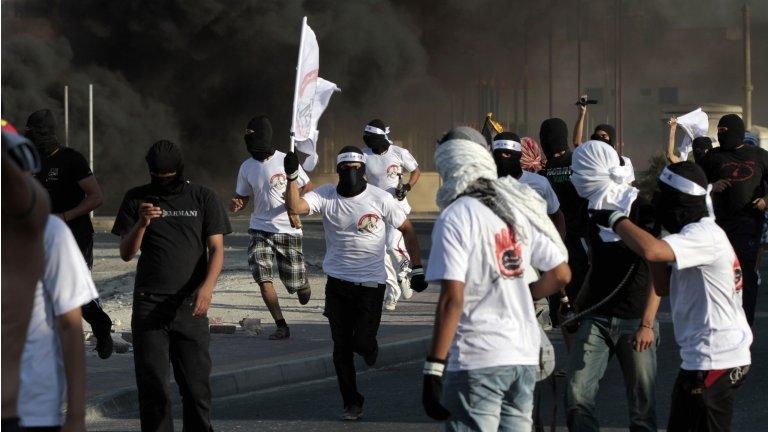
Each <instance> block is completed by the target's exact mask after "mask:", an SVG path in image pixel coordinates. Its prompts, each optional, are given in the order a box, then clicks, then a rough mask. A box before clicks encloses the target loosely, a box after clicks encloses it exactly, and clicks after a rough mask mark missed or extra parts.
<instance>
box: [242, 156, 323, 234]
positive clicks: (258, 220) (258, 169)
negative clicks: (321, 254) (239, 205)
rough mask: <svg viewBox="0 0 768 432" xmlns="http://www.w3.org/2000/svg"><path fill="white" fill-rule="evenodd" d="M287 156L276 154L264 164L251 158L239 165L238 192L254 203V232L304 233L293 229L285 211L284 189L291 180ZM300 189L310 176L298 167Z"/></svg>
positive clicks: (251, 225)
mask: <svg viewBox="0 0 768 432" xmlns="http://www.w3.org/2000/svg"><path fill="white" fill-rule="evenodd" d="M284 159H285V153H283V152H280V151H275V154H273V155H272V156H271V157H270V158H269V159H267V160H265V161H264V162H260V161H257V160H256V159H254V158H248V159H247V160H246V161H245V162H243V164H242V165H240V172H239V173H238V174H237V188H236V189H235V192H236V193H237V194H238V195H240V196H249V197H251V201H252V202H253V212H252V213H251V224H250V227H251V229H255V230H259V231H266V232H270V233H286V234H301V230H300V229H296V228H293V227H291V222H290V221H289V220H288V212H287V211H286V210H285V190H286V187H287V185H288V179H287V178H286V176H285V169H284V168H283V160H284ZM296 181H297V182H298V183H297V185H298V186H299V187H303V186H304V185H306V184H307V183H309V177H307V173H305V172H304V170H303V169H302V168H301V165H299V178H298V179H296Z"/></svg>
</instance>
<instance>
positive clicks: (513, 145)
mask: <svg viewBox="0 0 768 432" xmlns="http://www.w3.org/2000/svg"><path fill="white" fill-rule="evenodd" d="M493 150H512V151H518V152H521V151H523V146H522V145H520V143H519V142H517V141H512V140H496V141H494V142H493Z"/></svg>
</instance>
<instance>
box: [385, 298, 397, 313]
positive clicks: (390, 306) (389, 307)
mask: <svg viewBox="0 0 768 432" xmlns="http://www.w3.org/2000/svg"><path fill="white" fill-rule="evenodd" d="M396 307H397V300H387V301H385V302H384V310H385V311H393V310H395V308H396Z"/></svg>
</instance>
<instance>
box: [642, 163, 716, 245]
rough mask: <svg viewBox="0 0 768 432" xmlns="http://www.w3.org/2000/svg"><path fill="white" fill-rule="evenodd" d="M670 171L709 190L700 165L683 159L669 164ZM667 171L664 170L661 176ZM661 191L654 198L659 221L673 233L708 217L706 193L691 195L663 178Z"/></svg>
mask: <svg viewBox="0 0 768 432" xmlns="http://www.w3.org/2000/svg"><path fill="white" fill-rule="evenodd" d="M666 169H668V170H669V171H671V172H673V173H675V174H677V175H679V176H680V177H683V178H685V179H688V180H690V181H692V182H693V183H696V184H697V185H699V186H701V187H702V189H704V190H705V191H706V190H707V176H706V175H705V174H704V170H703V169H701V167H700V166H698V165H696V164H695V163H693V162H689V161H683V162H678V163H675V164H672V165H669V166H668V167H667V168H666ZM664 175H665V173H664V172H662V174H661V176H664ZM658 185H659V192H657V196H656V198H655V199H654V201H655V202H654V205H656V211H657V218H658V222H660V223H661V225H662V226H663V227H664V229H666V230H667V231H668V232H669V233H671V234H676V233H679V232H680V231H681V230H682V229H683V227H684V226H686V225H688V224H690V223H694V222H698V221H699V220H701V218H703V217H706V216H707V215H708V214H709V212H708V211H707V202H706V193H705V194H704V195H690V194H688V193H684V192H681V191H679V190H678V189H676V188H674V187H672V186H670V185H668V184H667V183H665V182H663V181H662V180H661V179H659V180H658Z"/></svg>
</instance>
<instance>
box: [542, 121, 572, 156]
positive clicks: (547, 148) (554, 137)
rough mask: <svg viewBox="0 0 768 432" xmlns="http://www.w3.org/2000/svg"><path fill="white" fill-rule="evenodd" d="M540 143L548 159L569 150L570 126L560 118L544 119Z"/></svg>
mask: <svg viewBox="0 0 768 432" xmlns="http://www.w3.org/2000/svg"><path fill="white" fill-rule="evenodd" d="M539 143H541V149H542V150H543V151H544V155H545V156H546V157H547V159H552V158H553V157H554V155H555V154H556V153H560V152H562V151H566V150H568V126H566V124H565V122H564V121H563V120H562V119H559V118H550V119H546V120H544V121H543V122H541V128H539Z"/></svg>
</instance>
